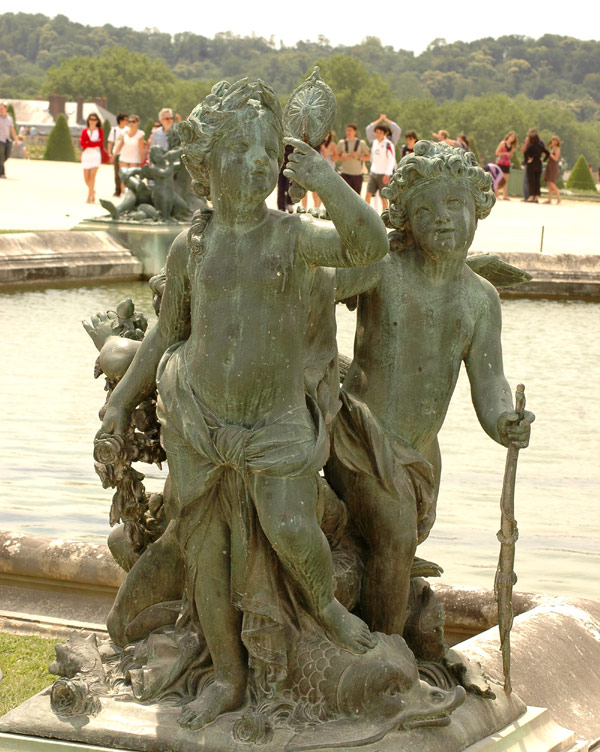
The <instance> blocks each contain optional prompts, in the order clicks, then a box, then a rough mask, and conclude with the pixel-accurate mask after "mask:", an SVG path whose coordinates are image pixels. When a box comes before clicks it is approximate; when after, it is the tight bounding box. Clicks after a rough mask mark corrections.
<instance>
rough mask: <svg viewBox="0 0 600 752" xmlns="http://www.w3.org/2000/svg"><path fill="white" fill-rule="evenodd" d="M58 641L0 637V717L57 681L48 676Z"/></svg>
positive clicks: (3, 635)
mask: <svg viewBox="0 0 600 752" xmlns="http://www.w3.org/2000/svg"><path fill="white" fill-rule="evenodd" d="M57 642H58V640H46V639H44V638H42V637H30V636H27V637H23V636H20V635H12V634H6V633H0V668H1V669H2V673H3V674H4V678H3V679H2V681H0V716H2V715H4V714H5V713H7V712H8V711H9V710H11V709H12V708H14V707H16V706H17V705H20V704H21V703H22V702H24V701H25V700H27V699H29V698H30V697H31V696H32V695H34V694H36V693H37V692H39V691H40V690H41V689H44V687H47V686H49V685H50V684H52V682H53V681H54V679H55V678H56V677H54V676H52V674H49V673H48V666H49V665H50V664H51V663H52V661H53V660H54V646H55V645H56V643H57Z"/></svg>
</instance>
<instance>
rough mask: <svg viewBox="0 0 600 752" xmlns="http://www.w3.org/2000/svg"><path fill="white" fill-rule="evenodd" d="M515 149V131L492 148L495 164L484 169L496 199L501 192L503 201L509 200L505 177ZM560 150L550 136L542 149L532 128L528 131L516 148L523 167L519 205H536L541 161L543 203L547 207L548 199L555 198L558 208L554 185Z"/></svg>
mask: <svg viewBox="0 0 600 752" xmlns="http://www.w3.org/2000/svg"><path fill="white" fill-rule="evenodd" d="M517 149H519V138H518V136H517V134H516V133H515V131H509V132H508V133H507V134H506V136H505V137H504V138H503V139H502V141H500V143H499V144H498V147H497V148H496V161H495V162H492V163H489V164H488V165H486V167H485V168H484V169H486V170H487V171H488V172H489V173H490V174H491V176H492V182H493V186H494V192H495V193H496V196H499V191H500V190H502V194H503V195H502V198H503V199H504V201H509V200H510V199H509V197H508V176H509V174H510V168H511V164H512V162H513V158H514V156H515V154H516V153H517ZM560 150H561V140H560V138H559V137H558V136H552V138H551V139H550V141H549V142H548V146H546V145H545V144H544V142H543V141H542V140H541V138H540V136H539V134H538V132H537V130H535V128H532V129H530V130H529V131H528V133H527V136H526V138H525V141H524V142H523V144H522V145H521V147H520V153H521V154H522V155H523V165H524V167H525V171H524V173H523V201H526V202H529V203H534V204H538V203H539V202H540V197H541V188H540V184H541V178H542V170H543V164H542V157H543V158H544V159H545V160H546V169H545V171H544V180H545V181H546V185H547V186H548V198H547V199H546V201H545V202H544V203H546V204H551V203H552V197H553V196H555V197H556V203H557V204H560V201H561V198H560V191H559V190H558V187H557V185H556V183H557V181H558V177H559V161H560Z"/></svg>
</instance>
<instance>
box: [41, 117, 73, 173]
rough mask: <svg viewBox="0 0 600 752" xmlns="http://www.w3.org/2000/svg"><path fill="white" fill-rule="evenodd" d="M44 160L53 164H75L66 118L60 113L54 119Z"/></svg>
mask: <svg viewBox="0 0 600 752" xmlns="http://www.w3.org/2000/svg"><path fill="white" fill-rule="evenodd" d="M44 159H49V160H51V161H53V162H77V157H76V156H75V148H74V147H73V140H72V138H71V132H70V131H69V126H68V125H67V118H66V117H65V116H64V115H63V114H62V113H61V114H60V115H59V116H58V117H57V118H56V125H55V126H54V128H53V129H52V130H51V131H50V135H49V136H48V141H47V143H46V150H45V151H44Z"/></svg>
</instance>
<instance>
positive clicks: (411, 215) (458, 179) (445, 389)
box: [326, 141, 534, 634]
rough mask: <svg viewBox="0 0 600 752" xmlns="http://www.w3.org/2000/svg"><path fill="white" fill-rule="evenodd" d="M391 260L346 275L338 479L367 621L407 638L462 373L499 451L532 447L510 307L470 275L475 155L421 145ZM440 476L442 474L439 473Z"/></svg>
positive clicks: (393, 214) (400, 195)
mask: <svg viewBox="0 0 600 752" xmlns="http://www.w3.org/2000/svg"><path fill="white" fill-rule="evenodd" d="M384 193H385V195H386V198H388V199H389V201H390V208H389V212H387V213H385V214H384V219H387V221H388V223H389V224H390V225H391V226H392V227H394V228H396V232H395V233H392V234H391V236H390V241H391V242H390V245H391V249H390V254H389V255H388V256H386V257H385V258H384V259H383V260H382V261H380V262H379V263H377V264H374V265H372V266H370V267H368V268H365V269H356V270H339V271H338V273H337V293H336V296H337V298H338V300H343V299H345V298H348V297H350V296H353V295H356V294H357V293H360V295H359V299H358V312H357V316H358V319H357V327H356V338H355V344H354V359H353V361H352V364H351V366H350V369H349V371H348V374H347V376H346V378H345V380H344V383H343V389H342V402H343V406H342V409H341V411H340V413H339V414H338V416H337V418H336V421H335V424H334V428H333V444H332V446H333V450H332V458H331V459H330V461H329V463H328V464H327V467H326V477H327V479H328V481H329V483H330V485H331V486H332V488H333V489H334V490H335V491H336V493H337V494H338V495H339V496H340V497H341V498H342V499H344V501H345V502H346V504H347V505H348V507H349V512H350V516H351V518H352V519H353V522H354V524H355V526H356V529H357V531H358V532H359V534H360V535H361V537H362V538H363V540H364V542H365V544H366V545H365V557H366V560H365V570H364V576H363V582H362V592H361V613H362V616H363V618H365V619H366V621H367V623H368V624H369V627H370V628H371V629H374V630H379V631H382V632H385V633H388V634H393V633H397V634H402V632H403V627H404V622H405V618H406V607H407V601H408V597H409V578H410V572H411V564H412V562H413V559H414V555H415V550H416V547H417V544H418V543H420V542H422V541H423V540H424V539H425V538H426V537H427V535H428V534H429V531H430V529H431V526H432V525H433V522H434V520H435V504H436V499H437V493H438V487H439V480H440V473H441V457H440V451H439V446H438V440H437V435H438V433H439V431H440V429H441V427H442V424H443V422H444V418H445V416H446V412H447V410H448V405H449V403H450V399H451V398H452V393H453V391H454V387H455V385H456V380H457V378H458V374H459V370H460V367H461V364H462V363H463V362H464V363H465V366H466V369H467V373H468V376H469V380H470V384H471V394H472V399H473V404H474V407H475V410H476V412H477V417H478V418H479V421H480V423H481V425H482V427H483V429H484V430H485V431H486V433H487V434H488V435H489V436H490V437H491V438H492V439H494V441H497V442H499V443H500V444H503V445H504V446H508V445H509V444H510V443H515V444H516V445H517V446H519V447H526V446H527V444H528V441H529V435H530V426H531V423H532V422H533V420H534V415H533V413H530V412H525V414H524V417H523V418H522V419H519V416H518V414H517V413H516V412H515V409H514V407H513V402H512V397H511V391H510V387H509V385H508V383H507V381H506V378H505V376H504V371H503V366H502V349H501V342H500V329H501V314H500V301H499V298H498V294H497V292H496V290H495V289H494V287H493V286H492V285H491V284H490V283H489V282H487V281H486V280H485V279H483V278H482V277H480V276H479V275H478V274H476V273H474V272H473V271H472V270H471V269H470V268H469V266H468V265H467V264H466V263H465V262H466V258H467V252H468V250H469V247H470V245H471V243H472V241H473V236H474V233H475V229H476V227H477V222H478V220H479V219H483V218H485V217H486V216H487V215H488V214H489V212H490V211H491V209H492V206H493V205H494V201H495V197H494V194H493V192H492V190H491V184H490V178H489V175H487V174H486V173H485V172H483V170H482V169H480V168H479V167H478V165H477V162H476V160H475V157H474V156H473V154H471V153H469V152H464V151H463V150H461V149H454V148H452V147H450V146H448V145H446V144H443V143H440V144H434V143H431V142H429V141H420V142H418V143H417V144H416V146H415V150H414V154H410V155H407V156H406V157H404V158H403V159H402V160H401V161H400V163H399V165H398V168H397V169H396V172H395V173H394V175H393V178H392V180H391V181H390V184H389V186H388V187H387V188H386V189H385V190H384ZM428 463H429V464H428Z"/></svg>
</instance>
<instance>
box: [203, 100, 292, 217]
mask: <svg viewBox="0 0 600 752" xmlns="http://www.w3.org/2000/svg"><path fill="white" fill-rule="evenodd" d="M279 152H280V142H279V135H278V133H277V131H276V130H275V126H274V125H273V123H272V119H271V117H270V116H269V115H267V114H266V113H260V114H257V116H256V117H250V118H249V117H247V116H244V111H241V113H240V115H238V116H237V123H236V125H235V127H234V128H233V129H232V130H230V131H229V132H228V133H226V134H225V135H224V136H223V137H222V138H221V139H220V140H219V142H218V143H217V145H216V146H215V149H214V152H213V156H212V161H211V180H212V181H214V182H213V186H214V188H216V189H217V193H218V192H219V191H220V192H223V191H225V192H226V193H227V195H228V196H229V197H231V198H234V199H236V200H239V201H241V202H243V203H248V202H249V203H255V202H261V201H264V200H265V199H266V198H267V196H268V195H269V194H270V193H271V191H272V190H273V188H274V187H275V185H276V183H277V177H278V175H279V161H278V160H279ZM211 194H212V195H213V198H214V197H215V192H214V190H211Z"/></svg>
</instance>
